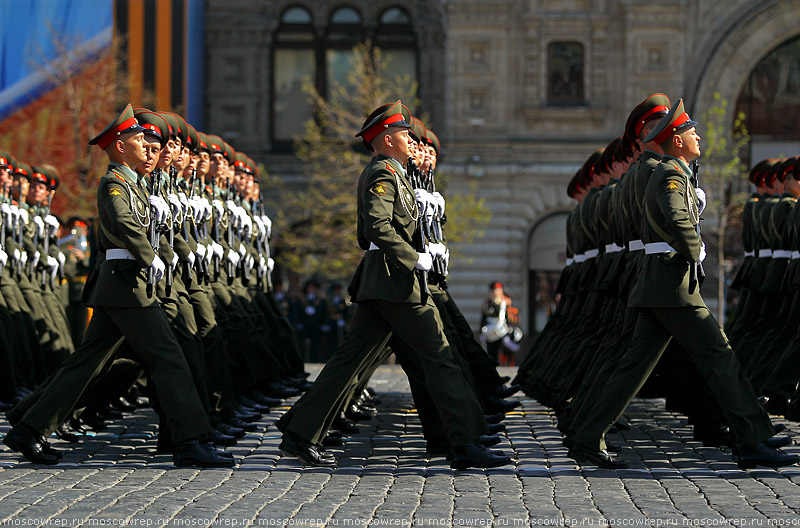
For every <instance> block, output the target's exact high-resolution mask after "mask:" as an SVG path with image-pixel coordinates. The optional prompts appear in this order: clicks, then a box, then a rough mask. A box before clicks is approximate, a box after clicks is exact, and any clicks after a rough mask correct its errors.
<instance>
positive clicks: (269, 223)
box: [261, 215, 272, 238]
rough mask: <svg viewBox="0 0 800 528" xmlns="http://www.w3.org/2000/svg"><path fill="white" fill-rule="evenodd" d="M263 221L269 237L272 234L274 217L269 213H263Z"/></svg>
mask: <svg viewBox="0 0 800 528" xmlns="http://www.w3.org/2000/svg"><path fill="white" fill-rule="evenodd" d="M261 221H262V222H264V229H266V230H267V238H269V237H271V236H272V219H270V217H268V216H267V215H261Z"/></svg>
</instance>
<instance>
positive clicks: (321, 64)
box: [271, 5, 418, 151]
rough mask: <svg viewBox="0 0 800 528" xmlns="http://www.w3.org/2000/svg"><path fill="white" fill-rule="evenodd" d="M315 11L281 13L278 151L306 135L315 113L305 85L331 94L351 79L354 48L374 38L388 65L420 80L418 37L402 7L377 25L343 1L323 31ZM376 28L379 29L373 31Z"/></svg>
mask: <svg viewBox="0 0 800 528" xmlns="http://www.w3.org/2000/svg"><path fill="white" fill-rule="evenodd" d="M313 23H314V20H313V18H312V15H311V13H310V12H309V11H308V10H307V9H306V8H304V7H300V6H292V7H289V8H287V9H286V10H285V11H284V12H283V14H282V15H281V19H280V24H279V26H278V29H277V31H276V32H275V34H274V46H273V61H272V88H273V89H272V101H271V105H272V108H271V116H272V120H271V131H272V147H273V150H277V151H287V150H290V149H291V148H292V145H293V140H294V138H295V137H297V136H300V135H302V133H303V126H304V123H305V122H306V121H308V120H309V119H311V118H313V111H312V108H311V105H310V104H309V102H308V97H307V95H306V94H305V92H304V91H303V85H304V84H305V83H306V82H308V81H311V82H313V83H314V85H315V86H316V88H317V90H318V91H319V92H320V93H321V94H322V95H323V96H325V97H330V96H331V95H332V94H333V93H334V91H335V90H336V89H337V88H336V87H337V86H342V85H344V84H345V83H346V81H347V76H348V75H349V73H350V72H351V71H352V60H353V47H354V46H355V45H356V44H358V43H360V42H365V41H366V40H367V39H371V40H372V42H373V44H374V45H375V46H377V47H380V48H381V49H382V50H384V56H385V57H387V58H388V59H389V64H388V67H389V68H390V69H391V70H392V72H396V75H398V76H407V77H408V78H409V79H410V81H412V82H416V80H417V62H418V60H417V37H416V33H415V32H414V30H413V26H412V24H411V16H410V15H409V13H408V11H406V10H405V9H404V8H401V7H389V8H387V9H385V10H384V11H382V12H381V13H380V15H379V16H378V20H377V21H375V22H374V23H372V24H368V23H365V22H364V19H363V16H362V14H361V13H360V12H359V11H358V10H356V9H355V8H354V7H351V6H348V5H340V6H338V7H337V8H336V9H334V10H333V11H332V12H331V13H330V16H329V17H328V20H327V24H326V25H325V26H324V28H323V29H322V30H321V31H320V30H319V28H317V29H316V30H315V27H314V24H313ZM367 27H370V28H374V32H370V31H368V30H367Z"/></svg>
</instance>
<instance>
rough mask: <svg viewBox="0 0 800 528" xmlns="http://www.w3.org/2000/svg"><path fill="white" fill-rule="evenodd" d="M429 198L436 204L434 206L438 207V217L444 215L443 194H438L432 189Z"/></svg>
mask: <svg viewBox="0 0 800 528" xmlns="http://www.w3.org/2000/svg"><path fill="white" fill-rule="evenodd" d="M431 200H432V201H433V203H435V204H436V207H437V208H438V209H439V210H438V211H437V212H438V213H439V218H441V217H443V216H444V196H442V195H441V194H439V191H434V192H432V193H431Z"/></svg>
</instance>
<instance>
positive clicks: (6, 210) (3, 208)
mask: <svg viewBox="0 0 800 528" xmlns="http://www.w3.org/2000/svg"><path fill="white" fill-rule="evenodd" d="M0 212H2V213H3V214H4V215H6V216H7V215H10V214H12V213H11V204H7V203H5V202H4V203H2V204H0Z"/></svg>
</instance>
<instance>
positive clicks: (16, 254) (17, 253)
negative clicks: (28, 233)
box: [14, 249, 22, 262]
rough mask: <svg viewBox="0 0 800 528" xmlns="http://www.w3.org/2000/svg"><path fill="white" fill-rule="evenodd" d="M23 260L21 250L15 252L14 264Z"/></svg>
mask: <svg viewBox="0 0 800 528" xmlns="http://www.w3.org/2000/svg"><path fill="white" fill-rule="evenodd" d="M21 258H22V254H21V253H20V252H19V249H15V250H14V262H19V259H21Z"/></svg>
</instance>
